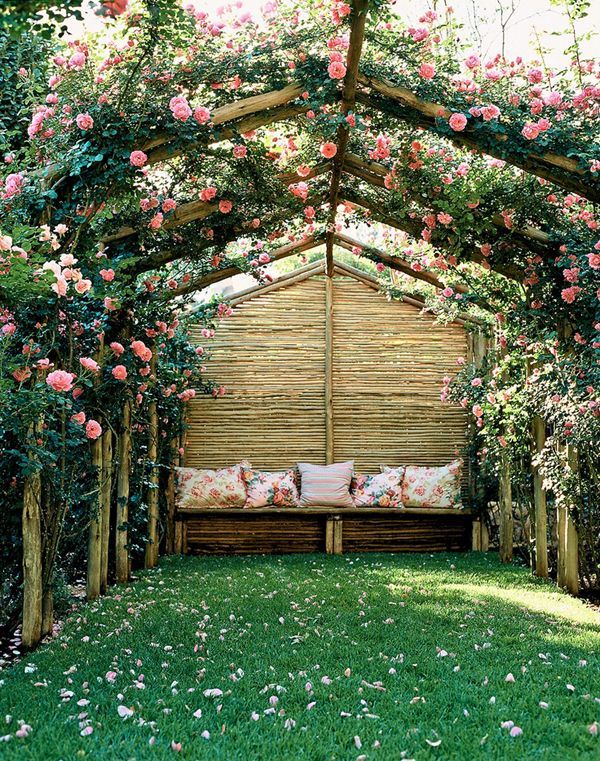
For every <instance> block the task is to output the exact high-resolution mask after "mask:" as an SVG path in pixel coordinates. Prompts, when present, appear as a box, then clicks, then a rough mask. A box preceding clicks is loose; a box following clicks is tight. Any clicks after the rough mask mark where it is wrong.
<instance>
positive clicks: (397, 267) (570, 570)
mask: <svg viewBox="0 0 600 761" xmlns="http://www.w3.org/2000/svg"><path fill="white" fill-rule="evenodd" d="M367 6H368V2H367V0H354V2H353V7H352V23H351V30H350V38H349V46H348V51H347V58H346V74H345V77H344V79H343V80H342V82H341V86H340V88H339V90H338V92H337V102H338V104H339V106H340V109H341V112H342V114H346V115H350V114H352V113H353V112H354V110H355V108H357V107H361V108H366V109H368V110H369V111H370V112H371V113H378V114H380V115H382V116H383V117H385V118H386V119H388V120H390V121H391V122H393V123H394V124H402V123H404V124H406V125H407V126H408V127H412V128H419V129H422V130H428V131H430V132H432V133H434V134H436V135H438V136H439V135H440V134H442V133H440V130H439V124H438V119H439V118H440V116H441V117H444V118H448V116H449V115H450V114H451V111H450V110H449V109H448V108H447V107H446V106H444V105H443V104H440V103H433V102H427V101H424V100H423V99H422V98H420V97H419V96H418V95H416V94H415V93H413V92H411V91H410V90H408V89H407V88H405V87H401V86H397V85H395V84H393V83H392V82H389V81H387V80H384V79H382V78H378V77H375V76H373V75H372V74H371V73H369V71H368V70H367V69H368V65H365V66H366V68H363V67H362V53H363V44H364V40H365V26H366V11H367ZM304 89H305V87H304V85H303V84H302V83H301V82H293V83H291V84H288V85H286V86H285V87H282V88H281V89H279V90H273V91H270V92H267V93H263V94H260V95H253V96H251V97H248V98H243V99H240V100H238V101H235V102H233V103H229V104H227V105H224V106H222V107H220V108H218V109H216V110H215V111H214V112H213V114H212V117H211V122H212V126H213V127H218V128H219V129H218V133H217V134H216V135H214V134H213V135H211V136H210V138H205V139H203V140H192V141H191V142H188V143H187V144H186V145H185V146H181V144H180V142H176V141H175V138H173V137H172V136H170V135H168V134H166V133H164V134H163V133H160V134H157V135H155V136H154V137H153V138H152V139H151V140H150V141H148V142H147V143H146V144H144V145H141V146H139V148H140V149H141V150H143V151H144V152H145V153H146V154H147V157H148V160H147V163H148V165H149V166H153V165H156V164H158V163H160V162H168V161H170V160H172V159H174V158H177V157H179V156H185V155H186V154H187V153H190V152H194V151H199V150H200V151H201V150H203V149H206V148H208V147H209V146H210V145H214V144H216V143H218V142H221V141H227V140H230V139H232V138H234V137H235V136H236V135H240V134H244V133H247V132H250V131H253V130H257V129H259V128H263V127H270V126H273V125H276V124H278V123H281V122H286V121H289V120H294V119H297V118H298V117H301V116H302V115H304V114H306V112H307V111H308V110H309V108H310V107H309V105H308V104H307V102H306V101H303V100H302V99H301V94H302V93H303V91H304ZM442 136H443V138H445V139H447V140H449V141H450V142H451V143H453V144H454V145H456V146H457V147H459V148H463V149H467V150H470V151H473V152H475V153H480V154H483V155H491V156H493V157H496V158H499V159H502V160H503V161H505V162H507V163H508V164H511V165H512V166H514V167H516V168H517V169H519V170H522V171H523V172H526V173H529V174H531V175H534V176H536V177H539V178H543V179H544V180H546V181H548V182H551V183H553V184H555V185H556V186H558V187H560V188H562V189H563V190H565V191H568V192H574V193H576V194H578V195H579V196H581V197H583V198H585V199H588V200H589V201H591V202H594V203H597V202H598V201H600V191H599V190H598V187H597V185H596V184H594V183H592V182H591V181H590V180H589V178H586V173H585V171H584V170H583V169H582V168H581V167H580V166H579V164H578V162H577V161H576V160H575V159H573V158H571V157H568V156H562V155H559V154H557V153H553V152H544V151H541V152H539V151H538V152H536V151H535V149H534V147H532V148H531V150H529V152H528V153H527V155H525V156H524V155H523V153H522V151H518V150H515V149H513V148H511V145H510V142H509V141H508V140H507V137H506V135H499V134H498V133H495V132H493V130H491V129H489V128H488V127H487V126H486V123H485V122H482V123H481V124H478V129H477V130H475V129H473V128H472V127H470V126H468V127H467V128H466V129H465V131H463V132H460V133H457V132H453V133H451V134H448V133H447V132H443V134H442ZM349 142H350V129H349V126H348V125H347V124H346V123H342V124H341V126H339V128H338V130H337V135H336V148H337V150H336V153H335V155H334V157H333V159H331V160H325V161H321V162H319V163H317V164H316V165H315V166H313V167H312V169H311V170H310V172H309V173H308V174H307V175H305V176H303V177H302V178H300V177H299V176H298V175H297V174H296V173H289V172H288V173H284V174H280V175H279V176H278V179H279V181H281V183H282V185H284V186H285V185H288V186H291V185H294V184H295V183H297V182H299V181H300V179H302V180H310V179H313V178H316V177H327V180H328V187H327V190H326V191H325V192H320V193H315V194H313V195H312V196H311V197H310V198H309V200H310V201H311V203H315V204H318V205H319V206H323V207H328V210H327V225H326V229H325V231H324V233H321V234H316V235H311V236H304V237H301V238H299V239H296V240H292V241H291V242H289V243H286V244H285V245H281V246H280V247H278V248H276V249H275V250H273V251H271V252H270V254H269V257H270V262H277V261H280V260H282V259H285V258H287V257H290V256H294V255H297V254H301V253H304V252H307V251H310V250H312V249H315V248H317V247H319V246H324V247H325V256H324V271H325V273H326V274H327V275H328V281H329V280H330V278H331V277H332V275H333V271H334V247H335V246H338V247H340V248H342V249H346V250H350V251H354V252H355V253H356V252H357V251H358V252H359V254H360V256H362V257H364V258H366V259H369V260H371V261H373V262H381V263H383V264H384V265H385V266H387V267H389V268H390V269H391V270H394V271H395V272H398V273H401V274H403V275H407V276H410V277H411V278H414V279H416V280H420V281H422V282H424V283H427V284H428V285H430V286H432V287H434V288H436V289H443V288H444V287H445V284H444V282H443V279H442V277H441V276H439V275H438V274H436V273H435V272H432V271H427V270H421V269H420V268H419V270H418V271H417V270H416V269H414V268H413V267H412V265H411V262H409V261H407V260H405V259H403V258H402V257H400V256H397V255H393V254H390V253H388V252H386V251H383V250H381V249H379V248H377V247H376V246H374V245H372V244H369V243H365V242H363V241H361V240H357V239H356V238H354V237H351V236H349V235H347V234H344V233H342V232H340V231H339V229H338V212H339V207H340V205H341V204H343V206H344V207H345V208H346V209H354V210H356V211H359V212H361V213H363V214H365V215H366V216H367V217H368V218H369V219H370V220H373V221H376V222H379V223H380V224H382V225H384V226H387V227H391V228H394V229H397V230H400V231H402V232H404V233H405V234H406V235H408V236H409V237H411V238H414V239H417V240H418V239H420V237H421V224H420V222H419V221H418V220H417V219H416V218H415V219H413V218H411V216H410V215H406V214H403V215H402V216H401V218H400V217H397V216H395V215H394V213H393V212H388V211H387V210H386V202H385V198H386V195H389V191H387V190H386V185H385V178H386V175H388V174H389V171H390V169H389V168H388V167H387V166H385V165H384V164H381V163H378V162H376V161H372V160H370V159H367V158H365V157H362V156H360V155H358V154H356V153H354V152H352V151H350V150H349ZM57 171H58V170H57V168H56V167H55V166H53V167H50V168H49V169H46V170H45V175H46V180H47V181H48V182H50V181H54V180H55V179H56V176H57ZM346 178H348V179H350V180H351V181H352V182H351V183H350V184H346V182H345V179H346ZM356 181H358V182H359V183H363V184H364V185H366V186H367V187H368V188H369V189H371V190H372V191H373V192H376V193H382V194H383V196H381V195H380V196H379V197H378V200H377V201H374V200H373V197H372V195H369V194H368V193H365V192H363V191H360V190H359V191H357V190H356V187H355V186H356ZM404 197H405V200H406V202H407V203H411V202H415V203H417V204H419V206H421V207H423V206H424V207H425V208H427V204H428V203H429V204H430V207H429V208H431V199H428V198H427V197H423V196H422V195H417V194H415V193H414V192H413V191H411V190H410V189H407V190H405V191H404ZM379 198H383V199H384V200H383V202H380V201H379ZM217 211H218V205H217V204H214V203H207V202H204V201H201V200H195V201H190V202H188V203H184V204H181V205H180V206H179V207H178V208H177V209H176V211H175V212H174V213H173V215H172V216H171V217H170V218H169V220H168V221H167V222H166V223H165V224H164V225H163V229H164V230H167V231H172V230H178V229H179V228H181V227H184V226H185V225H186V224H189V223H193V222H198V221H201V220H205V219H206V220H210V217H211V215H212V214H215V213H216V212H217ZM474 214H475V216H476V217H479V219H480V220H481V221H485V222H488V223H490V225H491V227H492V229H493V230H495V231H496V233H495V235H496V237H497V239H498V240H500V241H502V242H503V243H504V244H505V245H508V246H512V247H515V248H517V249H518V250H520V251H523V252H527V253H528V254H531V255H532V256H535V255H537V256H541V257H542V259H544V260H547V261H551V260H553V259H554V258H555V257H556V255H557V244H556V242H555V241H554V240H553V239H552V238H551V236H549V235H548V234H547V233H546V232H545V231H543V230H541V229H538V228H536V227H535V226H533V225H525V226H523V227H521V228H517V229H508V228H507V225H506V222H505V220H504V218H503V217H502V215H500V214H494V215H493V216H492V218H491V219H485V218H484V217H483V216H482V215H481V213H480V212H477V211H475V212H474ZM288 216H289V215H288V213H287V212H286V211H283V210H282V209H278V208H276V207H275V208H273V210H272V211H271V212H269V213H268V214H267V215H265V216H264V217H263V219H262V225H263V226H264V227H268V226H277V225H281V224H283V223H285V222H286V221H289V220H288ZM413 216H414V215H413ZM142 229H143V228H142V227H136V226H135V225H131V226H126V227H122V228H120V229H118V230H116V231H115V232H114V233H112V234H110V235H107V236H106V237H105V238H104V239H103V243H104V244H105V245H110V244H119V243H121V242H123V241H125V242H127V241H129V240H131V241H135V239H136V236H138V235H139V234H140V233H141V232H142ZM247 232H248V230H247V228H246V227H245V226H244V225H241V224H240V225H238V226H235V225H232V226H231V228H228V229H226V230H225V231H224V232H223V233H222V234H221V235H220V237H219V240H218V241H215V240H211V239H208V238H201V239H199V240H198V241H195V242H194V244H193V245H192V246H186V247H185V248H177V247H176V246H173V247H168V248H165V249H164V250H159V251H154V252H153V253H151V254H149V255H147V256H145V257H139V258H136V259H134V260H133V261H132V262H131V263H128V262H125V263H124V265H123V272H124V273H125V274H126V275H127V276H129V277H132V278H134V277H136V276H138V275H142V274H144V273H148V272H152V271H153V270H156V269H159V268H161V267H163V266H164V265H168V264H170V263H173V262H176V261H178V260H189V261H191V262H193V261H195V260H197V259H199V257H200V256H201V255H202V253H203V252H206V253H208V252H210V251H211V249H215V248H219V249H220V250H224V249H225V248H226V246H227V245H228V244H231V243H235V242H236V241H237V240H238V239H241V238H243V237H244V235H245V234H246V233H247ZM446 245H449V244H447V243H445V242H444V240H441V241H436V242H435V244H434V247H435V248H441V249H442V250H443V249H444V248H445V247H446ZM462 254H463V258H464V259H465V261H470V262H472V263H473V264H474V265H476V266H481V265H485V266H486V268H487V269H490V270H492V271H493V272H495V273H497V274H498V275H500V276H502V277H504V278H507V279H509V280H511V281H515V282H520V281H521V280H522V277H523V274H524V271H523V270H522V269H521V268H520V267H517V266H514V265H502V264H497V263H494V262H493V261H491V262H490V261H488V260H487V259H486V258H485V257H484V256H483V254H482V253H481V251H480V249H479V247H478V246H475V245H469V244H465V243H463V244H462ZM242 271H245V269H243V268H242V267H240V266H238V265H236V264H233V263H231V262H227V261H225V263H224V265H223V266H222V267H218V268H216V269H212V270H211V271H209V272H203V273H200V274H196V275H193V276H190V277H189V278H187V279H186V281H185V282H182V283H180V284H179V285H178V286H177V287H175V288H173V289H172V290H170V291H169V292H168V293H167V294H165V295H164V296H163V298H165V299H167V300H172V299H177V298H180V297H185V296H187V295H189V294H191V293H194V292H195V291H199V290H202V289H203V288H205V287H207V286H209V285H213V284H215V283H218V282H220V281H222V280H225V279H227V278H230V277H232V276H233V275H236V274H238V273H239V272H242ZM290 277H292V278H293V277H294V275H293V273H292V275H290ZM455 290H456V291H457V292H458V293H465V292H467V289H466V288H465V287H464V286H462V285H460V284H459V285H457V286H455ZM327 292H328V293H329V294H330V296H329V298H331V285H329V286H328V291H327ZM479 306H481V307H482V308H483V309H486V308H490V307H489V305H488V304H486V303H485V302H484V301H480V302H479ZM328 309H331V303H330V302H329V306H328ZM483 340H484V339H483V338H482V337H480V338H479V339H477V340H475V341H474V344H473V347H472V359H474V360H477V361H479V362H481V359H482V355H483V353H484V346H483ZM329 383H331V381H329ZM329 398H330V399H331V388H329ZM329 406H331V405H329ZM328 419H329V422H330V423H331V411H329V413H328ZM125 428H127V426H125ZM329 429H330V430H331V425H330V426H329ZM534 441H535V447H536V449H537V451H541V449H542V448H543V446H544V443H545V425H544V423H543V421H540V420H537V421H536V422H535V424H534ZM119 446H120V447H121V448H122V452H123V453H126V452H127V451H128V449H127V448H128V443H127V441H124V442H123V441H120V443H119ZM331 451H332V446H331V441H328V452H331ZM508 468H509V466H508V463H507V462H505V463H504V465H503V470H502V473H501V476H500V500H499V501H500V514H501V526H500V536H501V556H502V558H503V560H505V561H508V560H510V559H511V557H512V496H511V486H510V472H509V470H508ZM533 476H534V501H535V517H536V538H537V547H536V572H537V573H538V575H540V576H546V575H547V573H548V556H547V547H546V526H547V517H546V495H545V492H544V489H543V488H542V483H541V478H540V477H539V474H538V473H537V470H536V469H535V468H534V473H533ZM126 478H127V474H126V473H122V474H121V483H120V486H119V494H120V499H121V501H122V502H123V503H126V495H127V493H128V485H127V483H126ZM119 518H120V519H123V520H126V515H125V514H123V515H120V516H119ZM559 533H560V537H559V547H560V548H561V552H560V559H559V584H560V585H561V586H565V587H567V588H569V589H570V590H571V591H574V592H576V591H577V588H578V568H577V541H578V540H577V532H576V529H575V525H574V523H573V520H572V518H571V517H570V515H569V511H568V510H567V508H566V507H565V508H561V512H560V515H559ZM121 549H122V552H121V562H120V563H119V553H118V555H117V568H118V576H119V577H120V578H122V579H124V578H126V577H127V568H126V561H125V559H124V558H125V557H126V553H125V551H124V549H123V548H121Z"/></svg>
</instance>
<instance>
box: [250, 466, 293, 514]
mask: <svg viewBox="0 0 600 761" xmlns="http://www.w3.org/2000/svg"><path fill="white" fill-rule="evenodd" d="M242 478H243V479H244V484H245V485H246V490H247V497H246V504H245V507H267V506H269V505H273V506H274V507H297V506H298V503H299V501H300V497H299V495H298V487H297V486H296V473H295V471H294V470H282V471H278V472H274V473H273V472H269V471H266V470H254V469H253V468H242Z"/></svg>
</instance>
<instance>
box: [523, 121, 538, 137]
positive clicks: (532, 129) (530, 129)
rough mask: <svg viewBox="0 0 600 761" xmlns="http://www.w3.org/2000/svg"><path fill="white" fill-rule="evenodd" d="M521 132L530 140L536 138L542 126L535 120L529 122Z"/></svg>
mask: <svg viewBox="0 0 600 761" xmlns="http://www.w3.org/2000/svg"><path fill="white" fill-rule="evenodd" d="M521 134H522V135H523V137H526V138H527V139H528V140H535V139H536V137H537V136H538V135H539V134H540V128H539V127H538V125H537V124H535V123H534V122H527V123H526V124H525V125H524V126H523V129H522V130H521Z"/></svg>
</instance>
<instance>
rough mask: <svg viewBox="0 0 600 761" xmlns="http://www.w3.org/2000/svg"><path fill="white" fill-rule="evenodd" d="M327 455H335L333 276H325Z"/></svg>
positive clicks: (328, 459)
mask: <svg viewBox="0 0 600 761" xmlns="http://www.w3.org/2000/svg"><path fill="white" fill-rule="evenodd" d="M325 457H326V462H327V464H328V465H329V464H331V463H332V462H333V461H334V457H335V442H334V433H333V277H331V276H329V275H328V276H327V277H326V278H325Z"/></svg>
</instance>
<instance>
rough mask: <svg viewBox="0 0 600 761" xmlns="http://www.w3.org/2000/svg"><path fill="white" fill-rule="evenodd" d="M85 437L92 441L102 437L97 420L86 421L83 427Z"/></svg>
mask: <svg viewBox="0 0 600 761" xmlns="http://www.w3.org/2000/svg"><path fill="white" fill-rule="evenodd" d="M85 435H86V436H87V437H88V439H92V441H94V440H96V439H97V438H98V437H99V436H101V435H102V426H101V425H100V423H99V422H98V421H97V420H88V421H87V425H86V427H85Z"/></svg>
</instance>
